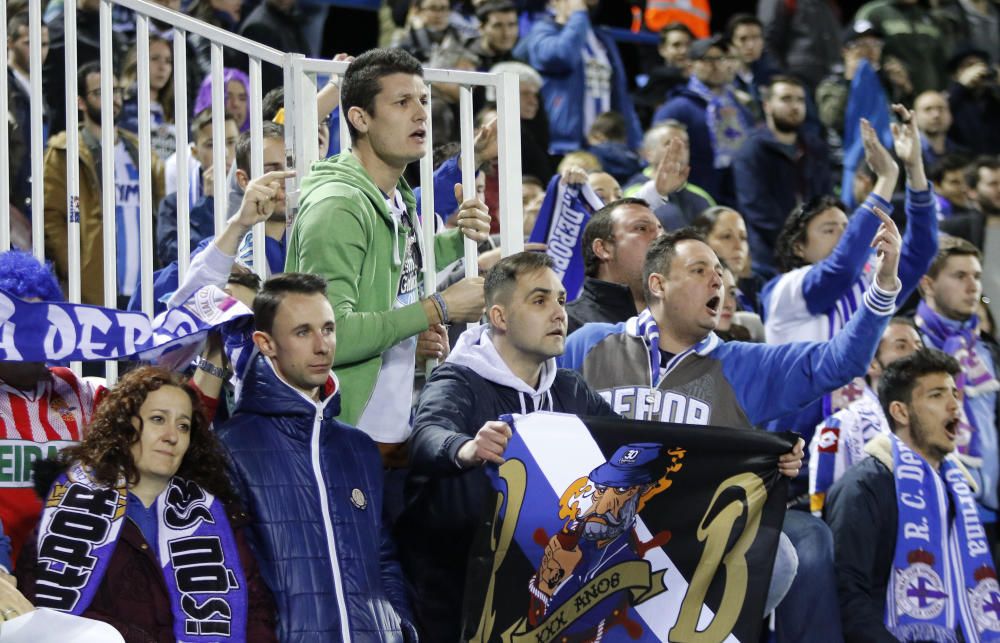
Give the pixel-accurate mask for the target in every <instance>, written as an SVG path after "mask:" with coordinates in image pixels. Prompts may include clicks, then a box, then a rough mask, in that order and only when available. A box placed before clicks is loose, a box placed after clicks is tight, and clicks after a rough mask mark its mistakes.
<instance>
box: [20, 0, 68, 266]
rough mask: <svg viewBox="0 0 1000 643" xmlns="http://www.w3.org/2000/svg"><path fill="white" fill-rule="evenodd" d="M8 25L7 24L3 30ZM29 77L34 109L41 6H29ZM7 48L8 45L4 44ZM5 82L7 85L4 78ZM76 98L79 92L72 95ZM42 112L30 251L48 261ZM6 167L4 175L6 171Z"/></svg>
mask: <svg viewBox="0 0 1000 643" xmlns="http://www.w3.org/2000/svg"><path fill="white" fill-rule="evenodd" d="M6 30H7V24H6V23H4V31H6ZM28 39H29V41H30V42H29V43H28V76H29V84H30V85H31V92H30V93H31V104H32V106H36V105H41V104H42V100H43V99H42V4H41V2H29V3H28ZM5 46H6V45H5ZM3 82H5V83H6V82H7V79H6V78H4V79H3ZM73 95H74V96H75V95H76V91H74V92H73ZM42 126H43V123H42V110H41V109H32V110H31V214H32V216H31V251H32V253H33V254H34V255H35V256H36V257H38V260H39V261H42V260H44V259H45V181H44V179H43V178H42V177H43V176H44V174H45V165H44V163H43V157H42V153H43V151H44V149H45V141H44V140H43V136H42V134H43V132H42ZM6 171H7V169H6V167H5V168H4V172H6Z"/></svg>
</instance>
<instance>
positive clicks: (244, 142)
mask: <svg viewBox="0 0 1000 643" xmlns="http://www.w3.org/2000/svg"><path fill="white" fill-rule="evenodd" d="M262 134H263V136H262V137H261V139H260V140H261V142H263V141H265V140H267V139H269V138H277V139H281V140H282V141H283V140H285V128H284V126H283V125H279V124H277V123H272V122H271V121H264V127H263V132H262ZM236 169H237V170H243V172H244V173H245V174H246V175H247V176H250V131H249V130H247V131H246V132H243V133H242V134H240V138H239V140H237V141H236Z"/></svg>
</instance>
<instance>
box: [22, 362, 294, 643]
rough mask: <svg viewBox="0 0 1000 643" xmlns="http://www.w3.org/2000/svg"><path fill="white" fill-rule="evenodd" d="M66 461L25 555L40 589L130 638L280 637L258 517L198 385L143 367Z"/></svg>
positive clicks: (34, 588) (36, 599)
mask: <svg viewBox="0 0 1000 643" xmlns="http://www.w3.org/2000/svg"><path fill="white" fill-rule="evenodd" d="M61 461H62V463H63V464H64V465H65V466H66V471H65V472H64V473H62V474H60V476H59V477H58V478H57V479H56V481H55V484H54V485H53V486H52V488H51V491H50V493H49V495H48V499H47V501H46V503H45V510H44V512H43V514H42V519H41V522H40V524H39V527H38V529H37V530H36V532H35V534H33V537H32V538H31V539H29V541H28V543H27V544H26V545H25V547H24V549H23V550H22V552H21V556H20V559H19V561H18V565H17V570H16V571H17V578H18V581H19V586H20V588H21V589H22V591H23V592H24V594H25V596H26V597H27V598H28V600H30V601H31V602H33V603H34V604H35V605H36V606H37V607H49V608H52V609H56V610H59V611H64V612H69V613H72V614H75V615H80V616H85V617H88V618H93V619H97V620H100V621H105V622H107V623H109V624H111V625H112V626H114V627H115V628H116V629H117V630H119V631H120V632H121V633H122V635H123V636H124V637H125V639H126V640H127V641H150V640H155V641H164V640H185V641H195V640H204V641H226V640H233V641H244V640H248V641H274V640H276V638H275V633H274V631H275V611H274V604H273V601H272V599H271V594H270V592H269V590H268V589H267V587H266V586H265V585H264V583H263V581H262V580H261V578H260V574H259V571H258V568H257V565H256V563H255V561H254V559H253V556H252V555H251V552H250V549H249V547H248V546H247V545H246V542H245V541H244V538H243V534H242V526H243V525H244V524H245V523H246V522H247V520H248V519H247V516H246V514H245V513H242V512H239V511H235V510H234V508H235V494H234V491H233V489H232V488H231V486H230V484H229V481H228V479H227V478H226V474H225V470H226V468H225V458H224V456H223V452H222V451H221V448H220V446H219V444H218V442H217V441H216V438H215V435H214V434H213V433H212V432H211V431H210V430H209V426H208V422H207V421H206V420H205V416H204V412H203V410H202V406H201V402H200V401H199V399H198V396H197V395H196V394H195V392H194V391H193V390H192V389H190V388H188V387H187V386H186V385H184V384H182V383H181V382H180V380H178V379H177V378H176V377H175V376H173V375H171V374H170V373H168V372H167V371H164V370H162V369H159V368H155V367H143V368H139V369H137V370H135V371H132V372H131V373H129V374H128V375H126V376H125V377H123V378H122V379H121V381H120V382H119V383H118V385H117V386H116V387H115V388H114V389H112V390H111V391H110V392H109V393H108V396H107V397H106V398H105V399H104V400H103V401H102V402H101V404H100V406H99V407H98V409H97V411H96V412H95V414H94V419H93V421H92V422H91V424H90V426H89V428H88V433H87V437H86V439H85V440H84V441H83V442H82V443H80V444H79V445H78V446H76V447H72V448H69V449H67V450H65V451H64V452H63V454H62V456H61ZM39 543H41V546H40V547H39ZM84 553H86V555H84ZM68 570H73V571H72V576H73V578H72V579H70V578H68V576H67V574H70V572H69V571H68Z"/></svg>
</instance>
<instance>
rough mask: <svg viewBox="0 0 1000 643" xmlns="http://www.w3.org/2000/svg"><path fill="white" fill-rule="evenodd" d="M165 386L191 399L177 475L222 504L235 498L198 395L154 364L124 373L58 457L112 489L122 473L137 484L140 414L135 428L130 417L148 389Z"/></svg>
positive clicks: (178, 379)
mask: <svg viewBox="0 0 1000 643" xmlns="http://www.w3.org/2000/svg"><path fill="white" fill-rule="evenodd" d="M166 386H173V387H176V388H179V389H180V390H182V391H184V393H185V394H186V395H187V396H188V399H190V400H191V411H192V412H191V432H190V436H191V442H190V444H189V446H188V450H187V452H186V453H185V454H184V458H183V459H182V460H181V465H180V468H178V469H177V473H176V475H177V476H179V477H181V478H184V479H186V480H190V481H192V482H195V483H197V484H198V485H199V486H200V487H202V488H203V489H205V491H208V492H209V493H212V494H214V495H216V496H218V497H219V498H220V499H222V500H223V501H224V502H232V501H234V500H235V494H234V492H233V490H232V487H231V486H230V483H229V478H228V477H227V475H226V460H225V456H224V455H223V453H224V452H223V450H222V447H221V446H220V444H219V441H218V439H217V438H216V437H215V433H214V432H212V431H211V430H210V429H209V422H208V420H207V419H206V418H205V410H204V408H203V407H202V404H201V398H199V397H198V394H197V393H195V391H194V390H193V389H192V388H191V387H189V386H188V385H187V384H186V383H184V382H183V381H182V380H181V379H180V377H179V376H177V375H176V374H173V373H171V372H169V371H167V370H166V369H163V368H159V367H155V366H143V367H140V368H137V369H135V370H134V371H131V372H129V373H127V374H126V375H125V376H123V377H122V378H121V379H120V380H119V381H118V384H116V385H115V387H114V388H112V389H111V390H110V391H108V393H107V395H106V396H105V397H104V399H102V400H101V403H100V404H99V405H98V406H97V409H96V410H95V411H94V417H93V419H91V421H90V425H89V426H88V427H87V430H86V432H85V436H86V437H84V439H83V442H81V443H80V444H78V445H75V446H72V447H69V448H67V449H65V450H63V452H62V453H61V454H60V460H61V461H62V462H63V463H65V464H71V463H73V462H79V463H81V464H82V465H84V466H85V467H89V468H90V470H91V475H92V476H93V478H94V480H96V481H97V482H99V483H101V484H104V485H107V486H110V487H113V486H115V485H116V484H117V482H118V480H119V478H120V477H121V476H124V477H125V481H126V482H127V483H128V484H130V485H134V484H136V483H137V482H138V481H139V470H138V468H137V467H136V463H135V458H133V457H132V445H134V444H135V443H136V442H138V441H139V439H140V437H141V435H142V431H143V427H142V422H141V418H140V423H139V424H140V426H139V428H138V429H136V427H135V426H134V425H133V424H132V419H133V418H138V417H139V409H140V408H141V407H142V405H143V403H144V402H145V401H146V398H147V397H148V396H149V394H150V393H152V392H153V391H158V390H160V389H161V388H163V387H166Z"/></svg>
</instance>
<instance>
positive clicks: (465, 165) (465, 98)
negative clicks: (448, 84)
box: [442, 85, 479, 277]
mask: <svg viewBox="0 0 1000 643" xmlns="http://www.w3.org/2000/svg"><path fill="white" fill-rule="evenodd" d="M458 91H459V105H458V106H459V128H460V129H459V131H460V132H461V134H460V138H459V140H460V141H461V142H462V143H461V144H462V200H463V201H465V200H467V199H474V198H476V170H477V169H478V168H476V130H475V123H474V122H473V114H472V88H471V87H469V86H467V85H462V86H461V87H459V89H458ZM459 205H461V203H459ZM442 216H447V215H446V214H445V213H442ZM478 257H479V248H478V246H477V244H476V242H475V241H473V240H472V239H469V238H468V237H466V238H465V276H466V277H475V276H477V275H478V274H479V262H478V261H477V259H478Z"/></svg>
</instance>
